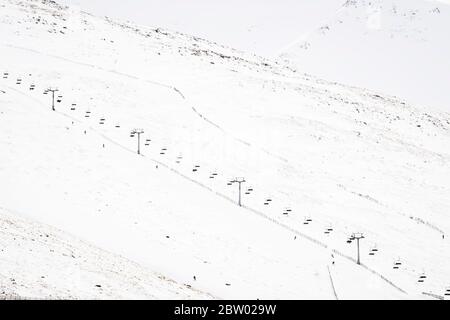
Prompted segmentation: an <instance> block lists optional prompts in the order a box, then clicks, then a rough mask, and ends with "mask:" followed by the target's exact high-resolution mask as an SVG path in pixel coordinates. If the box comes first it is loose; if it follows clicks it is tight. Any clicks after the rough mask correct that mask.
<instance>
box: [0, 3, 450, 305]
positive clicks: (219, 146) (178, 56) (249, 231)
mask: <svg viewBox="0 0 450 320" xmlns="http://www.w3.org/2000/svg"><path fill="white" fill-rule="evenodd" d="M0 4H1V6H0V10H1V11H0V12H1V15H0V26H1V27H0V54H1V60H0V72H1V73H0V76H3V73H4V72H8V73H9V75H8V77H7V79H3V78H0V90H1V91H0V108H1V109H0V130H1V132H0V152H1V154H2V157H1V158H0V194H1V198H0V207H1V208H4V209H7V210H9V213H7V214H8V215H7V216H6V217H7V218H2V224H1V226H2V228H1V233H0V239H6V241H5V243H6V244H7V247H6V248H7V251H2V252H1V256H0V275H1V276H2V278H6V279H8V278H14V279H17V281H16V282H17V284H14V286H13V285H10V284H9V285H7V286H6V289H5V288H3V287H2V290H6V291H8V292H10V293H15V290H16V287H17V286H20V287H22V288H29V289H27V290H30V291H24V293H21V294H27V295H33V296H39V297H48V296H49V294H51V297H61V298H64V297H67V296H70V297H75V298H82V297H86V296H89V297H91V296H93V297H96V298H101V297H103V296H102V295H100V293H98V291H96V288H92V284H93V283H95V282H96V281H98V279H97V278H95V277H93V278H91V277H88V276H86V277H87V280H86V281H84V282H82V283H81V284H80V286H81V288H83V289H82V290H81V289H80V291H77V290H72V291H70V292H67V284H66V283H61V282H60V281H58V280H53V281H52V282H50V283H49V284H46V282H45V281H47V280H39V279H38V276H39V275H40V274H42V273H45V274H47V275H50V274H54V275H55V276H54V277H55V278H58V277H59V276H58V275H59V274H61V273H62V274H63V275H64V276H63V277H64V278H65V279H69V280H68V281H75V282H76V281H78V278H76V277H75V275H71V273H70V272H66V271H65V270H67V269H70V268H75V269H77V270H78V269H81V271H80V272H81V273H82V274H85V273H87V272H86V271H85V270H91V269H94V270H100V271H99V274H100V275H101V276H102V277H107V278H108V279H109V280H108V286H109V287H108V288H110V289H108V290H107V293H105V295H108V296H110V297H131V298H135V297H139V298H142V297H147V298H154V297H158V298H160V297H164V298H165V297H169V298H172V297H174V296H173V292H174V291H175V292H177V293H179V294H180V295H183V297H192V298H199V297H205V296H206V295H207V297H212V298H228V299H243V298H247V299H256V298H259V299H268V298H276V299H278V298H284V299H312V298H323V299H335V298H338V299H351V298H354V299H369V298H376V299H426V298H432V297H433V296H438V297H443V296H444V292H445V289H446V288H447V287H448V286H449V285H450V271H449V270H450V268H448V265H449V263H450V256H449V252H450V251H449V250H448V249H449V246H450V244H449V242H448V237H447V238H446V239H442V234H446V235H448V234H449V231H450V220H449V219H448V214H447V213H448V210H449V208H450V199H449V197H448V194H449V191H450V190H449V189H450V183H449V181H450V170H449V160H450V154H449V151H450V150H449V148H448V145H449V138H450V137H449V125H450V115H449V114H448V113H445V112H439V111H433V110H427V109H425V108H420V107H417V106H412V105H410V104H408V103H407V102H405V101H402V100H400V99H398V98H395V97H390V96H387V95H384V94H381V93H376V92H372V91H369V90H365V89H358V88H354V87H348V86H344V85H340V84H337V83H332V82H327V81H324V80H321V79H318V78H314V77H311V76H308V75H304V74H301V73H300V72H298V71H297V70H296V69H293V68H292V67H290V66H288V65H285V64H283V63H282V62H279V61H276V60H269V59H264V58H260V57H256V56H254V55H252V54H246V53H242V52H238V51H236V50H234V49H231V48H228V47H225V46H221V45H218V44H215V43H211V42H208V41H206V40H202V39H199V38H196V37H192V36H188V35H185V34H181V33H177V32H172V31H167V30H164V29H153V28H146V27H142V26H137V25H133V24H131V23H123V22H117V21H115V20H111V19H103V18H97V17H94V16H92V15H89V14H86V13H83V12H80V11H78V10H76V9H73V8H72V9H71V8H64V7H60V6H58V5H56V4H52V3H50V2H46V1H31V0H28V1H15V0H8V1H6V0H2V1H1V2H0ZM19 78H20V79H22V81H21V84H16V80H17V79H19ZM31 84H34V85H35V86H36V89H35V90H30V85H31ZM50 86H51V87H57V88H58V89H59V91H58V92H57V93H56V95H59V94H60V95H62V101H61V102H60V103H56V112H53V111H51V97H50V94H47V95H43V92H44V90H45V89H47V88H48V87H50ZM72 104H75V105H74V106H72ZM72 108H74V109H75V110H71V109H72ZM86 111H90V114H88V113H86ZM86 115H89V117H86ZM100 119H105V120H104V124H101V123H100V122H103V121H101V120H100ZM117 126H119V128H118V127H117ZM134 128H142V129H143V130H144V134H143V136H142V141H143V142H145V141H146V139H150V140H151V141H150V142H149V143H148V144H149V145H148V146H145V145H144V143H142V145H141V148H142V154H141V155H137V154H136V149H137V138H136V137H134V138H131V137H130V131H131V130H133V129H134ZM85 132H86V133H85ZM163 149H167V150H163ZM162 153H163V154H162ZM195 166H199V167H198V169H197V171H193V169H194V168H195ZM212 173H217V176H215V177H214V178H210V176H211V174H212ZM235 177H245V179H246V182H245V183H244V185H243V188H244V190H247V188H249V187H250V188H253V189H254V191H253V192H251V193H250V194H249V195H247V194H244V195H243V206H242V207H239V206H238V205H237V204H236V202H237V186H236V185H232V186H228V185H227V182H228V181H229V180H230V179H233V178H235ZM267 199H272V200H273V201H271V202H270V204H269V205H264V202H265V201H267ZM286 208H291V209H292V212H290V213H289V214H288V215H285V214H283V211H284V210H285V209H286ZM3 211H4V210H3ZM2 214H4V213H3V212H2ZM305 218H311V220H312V222H311V223H309V224H304V222H305ZM5 219H6V220H7V221H11V222H12V223H13V225H18V226H19V227H20V229H23V230H24V231H23V232H24V233H25V234H26V239H29V238H33V236H34V237H37V235H35V234H33V232H35V231H33V230H31V229H33V228H29V227H27V224H28V223H31V222H28V221H29V220H31V221H37V223H39V224H40V225H41V224H43V225H47V226H51V228H57V229H58V230H61V231H55V232H57V234H58V237H56V236H55V241H54V245H55V246H56V247H58V250H61V251H62V252H64V251H63V250H65V249H64V248H65V246H64V245H63V244H62V243H61V241H62V240H58V239H60V238H63V239H65V237H68V236H66V234H70V246H71V247H73V248H74V250H77V251H78V252H80V253H79V255H91V253H90V252H92V251H95V252H101V253H99V254H101V255H102V256H104V257H105V258H104V259H103V261H105V262H104V263H103V262H102V263H101V264H98V263H96V262H95V261H88V262H87V264H88V267H85V268H84V267H83V268H79V267H78V266H77V265H75V266H74V265H73V264H72V265H71V264H70V262H68V261H66V260H65V259H63V258H61V259H59V258H52V259H56V262H55V263H54V264H49V263H47V262H46V257H45V256H41V255H31V256H27V259H29V260H28V261H29V262H28V263H29V265H33V266H39V269H37V271H36V273H33V274H32V275H30V276H29V277H26V272H27V269H28V267H24V268H23V269H22V268H20V269H19V268H17V266H15V265H14V259H12V258H11V256H10V255H11V252H14V253H15V254H17V256H19V257H23V255H24V253H22V252H21V251H20V250H22V249H21V248H18V243H15V242H14V241H11V238H10V237H8V235H7V234H8V232H9V231H8V230H10V229H11V228H12V227H9V226H8V224H6V222H3V221H6V220H5ZM23 221H25V222H23ZM32 223H34V222H32ZM330 227H331V228H332V229H333V231H332V232H331V233H330V234H325V232H324V231H325V230H326V229H328V228H330ZM15 228H17V227H15ZM38 228H39V229H41V228H42V229H43V230H45V228H46V227H38ZM52 230H53V229H52ZM353 232H363V233H364V235H365V239H363V240H362V242H361V257H362V258H361V259H362V265H357V264H356V263H355V258H356V244H355V243H352V244H348V243H347V242H346V240H347V238H348V236H349V235H351V233H353ZM41 233H44V231H41ZM24 242H25V241H24ZM63 242H64V243H67V242H69V240H67V241H63ZM25 243H27V246H30V248H31V249H33V250H44V248H45V246H44V247H43V246H41V245H40V246H39V247H34V245H33V244H29V241H28V240H27V241H26V242H25ZM374 247H376V248H378V250H379V251H378V252H377V253H376V254H375V255H373V256H372V255H369V252H370V250H371V249H373V248H374ZM25 248H26V247H25ZM94 248H95V249H94ZM106 252H109V253H106ZM117 256H120V257H121V258H119V257H117ZM69 260H70V259H69ZM398 260H400V261H401V262H402V266H401V268H400V269H393V266H394V262H396V261H398ZM130 261H132V262H130ZM333 261H334V262H335V263H333ZM119 266H120V267H119ZM105 269H106V270H105ZM108 270H122V271H120V272H117V273H118V275H117V277H112V278H111V277H109V276H108V275H107V274H108ZM38 271H39V272H38ZM147 273H148V274H152V275H155V274H161V275H164V277H165V278H164V279H173V280H171V281H172V282H170V284H168V283H167V281H165V280H164V279H160V278H159V280H161V281H159V280H158V277H157V276H156V277H155V276H153V277H151V278H150V279H147V280H145V281H148V282H145V283H146V289H145V290H140V289H139V288H134V286H133V285H132V282H131V281H129V279H128V278H126V277H125V278H124V274H130V275H132V276H136V277H137V278H138V279H142V278H143V277H144V276H143V275H145V274H147ZM105 274H106V275H105ZM423 274H425V275H426V276H427V279H426V281H425V282H423V283H419V282H418V279H419V276H421V275H423ZM194 276H195V280H194ZM102 279H103V278H102ZM48 281H50V280H48ZM6 283H7V284H8V282H7V281H6ZM43 283H44V284H43ZM2 285H3V286H5V285H4V284H3V283H2ZM43 285H46V286H48V287H50V288H52V289H51V290H50V293H49V292H48V291H44V290H42V289H41V287H42V286H43ZM123 285H125V288H128V290H121V289H119V288H121V287H122V286H123ZM187 285H189V286H191V289H192V290H189V288H187V287H186V286H187ZM176 288H179V289H176ZM424 292H425V293H426V295H425V294H424ZM430 294H431V295H433V296H430Z"/></svg>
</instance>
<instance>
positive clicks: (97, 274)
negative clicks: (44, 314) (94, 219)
mask: <svg viewBox="0 0 450 320" xmlns="http://www.w3.org/2000/svg"><path fill="white" fill-rule="evenodd" d="M18 215H20V214H18V213H17V212H8V210H6V209H5V208H0V221H1V224H0V227H1V232H0V243H1V246H2V249H1V253H2V259H1V266H2V269H1V273H0V299H93V298H95V299H124V298H128V299H130V298H132V299H143V298H147V299H148V298H153V299H163V298H165V299H174V298H176V299H208V298H211V296H210V295H208V294H205V293H202V292H199V291H195V290H193V289H190V288H189V287H187V286H186V285H180V284H177V283H175V282H174V281H172V280H170V279H167V278H165V277H164V276H162V275H160V274H156V273H151V272H149V271H148V270H145V269H144V268H142V267H141V266H139V265H137V264H135V263H132V262H130V261H129V260H126V259H124V258H123V257H120V256H117V255H112V254H110V253H107V252H104V251H102V250H99V249H97V248H94V247H92V246H90V245H88V244H86V243H83V242H81V241H79V240H78V239H76V238H75V237H73V236H70V235H67V234H64V233H62V232H61V231H59V230H55V229H54V228H50V227H48V226H45V225H42V224H38V223H36V222H32V221H29V220H28V219H23V218H19V217H18Z"/></svg>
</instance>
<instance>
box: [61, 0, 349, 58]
mask: <svg viewBox="0 0 450 320" xmlns="http://www.w3.org/2000/svg"><path fill="white" fill-rule="evenodd" d="M58 2H60V3H64V4H68V5H72V6H73V5H75V6H78V7H80V8H82V9H83V10H85V11H88V12H91V13H93V14H96V15H100V16H105V15H106V16H109V17H115V18H120V19H124V20H130V21H133V22H135V23H137V24H141V25H148V26H155V27H156V26H159V27H166V28H169V29H173V30H177V31H181V32H184V33H188V34H192V35H196V36H199V37H202V38H206V39H209V40H213V41H216V42H219V43H221V44H225V45H229V46H232V47H235V48H237V49H241V50H245V51H250V52H255V53H257V54H260V55H265V56H271V55H274V54H276V53H277V52H278V50H279V49H280V48H283V47H284V46H285V45H286V44H288V43H290V42H291V41H292V40H293V39H296V38H298V36H299V35H301V34H303V33H305V32H308V31H309V30H310V29H312V28H314V27H317V25H318V24H319V23H320V21H322V20H323V19H325V18H327V17H329V16H330V15H332V14H333V12H334V11H335V10H337V9H338V8H339V7H340V6H341V5H342V4H343V3H344V2H345V0H127V1H124V0H58Z"/></svg>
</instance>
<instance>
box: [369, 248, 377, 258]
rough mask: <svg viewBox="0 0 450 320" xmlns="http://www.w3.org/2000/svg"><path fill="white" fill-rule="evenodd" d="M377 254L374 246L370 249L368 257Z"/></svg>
mask: <svg viewBox="0 0 450 320" xmlns="http://www.w3.org/2000/svg"><path fill="white" fill-rule="evenodd" d="M377 252H378V249H377V247H376V246H374V247H372V249H370V251H369V256H374V255H375V253H377Z"/></svg>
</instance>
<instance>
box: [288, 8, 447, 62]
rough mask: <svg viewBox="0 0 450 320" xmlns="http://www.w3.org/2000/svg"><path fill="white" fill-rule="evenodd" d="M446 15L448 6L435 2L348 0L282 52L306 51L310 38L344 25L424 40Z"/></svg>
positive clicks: (365, 30)
mask: <svg viewBox="0 0 450 320" xmlns="http://www.w3.org/2000/svg"><path fill="white" fill-rule="evenodd" d="M449 14H450V11H449V10H448V7H446V6H445V5H443V4H442V3H441V2H435V1H414V0H413V1H404V0H371V1H369V0H347V1H346V2H345V3H344V4H343V5H342V7H341V8H340V9H339V10H338V11H337V12H336V14H335V15H334V16H333V17H331V18H330V19H328V20H327V21H324V22H323V23H322V24H321V25H320V26H318V27H317V28H316V29H315V30H312V31H311V32H309V33H307V34H306V35H301V36H300V37H299V38H298V39H297V40H296V41H294V42H293V43H291V44H290V45H288V46H287V47H285V48H284V50H282V52H281V53H282V56H284V57H286V55H288V54H289V52H290V51H291V50H296V49H304V50H307V49H309V48H310V47H311V45H312V43H311V41H308V40H309V38H311V37H313V36H314V35H318V36H320V35H321V36H325V35H327V34H328V33H331V32H334V31H336V30H335V29H337V28H339V27H340V25H343V24H350V25H352V26H354V27H359V30H358V31H360V32H363V33H367V32H370V31H380V30H383V32H385V33H387V34H389V36H390V37H391V38H394V37H403V38H408V39H410V40H417V41H427V40H429V36H430V33H432V32H434V28H433V27H434V26H436V27H437V26H438V24H439V22H440V21H441V22H446V21H449V19H448V18H449V17H450V16H449ZM433 20H434V21H433Z"/></svg>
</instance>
